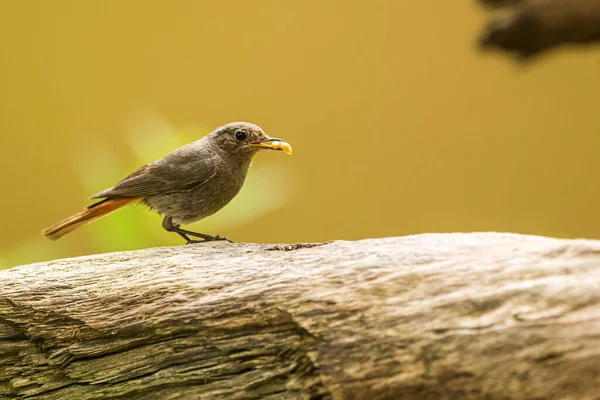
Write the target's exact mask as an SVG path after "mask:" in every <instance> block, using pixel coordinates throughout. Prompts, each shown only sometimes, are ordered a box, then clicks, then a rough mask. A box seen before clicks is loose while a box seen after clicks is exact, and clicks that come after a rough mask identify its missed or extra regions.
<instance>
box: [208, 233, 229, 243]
mask: <svg viewBox="0 0 600 400" xmlns="http://www.w3.org/2000/svg"><path fill="white" fill-rule="evenodd" d="M217 240H226V241H228V242H229V243H233V240H231V239H229V238H228V237H227V236H224V237H221V236H219V235H217V236H215V237H214V238H213V241H217Z"/></svg>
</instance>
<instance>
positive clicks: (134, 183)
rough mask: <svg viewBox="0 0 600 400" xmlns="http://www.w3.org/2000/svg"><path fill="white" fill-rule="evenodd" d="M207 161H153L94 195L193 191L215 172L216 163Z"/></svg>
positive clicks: (152, 194) (94, 196) (108, 195)
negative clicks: (174, 164)
mask: <svg viewBox="0 0 600 400" xmlns="http://www.w3.org/2000/svg"><path fill="white" fill-rule="evenodd" d="M161 161H162V160H161ZM207 161H208V162H202V163H199V162H196V163H194V164H193V165H191V164H189V163H178V164H177V165H176V166H173V165H172V164H169V163H165V162H153V163H150V164H147V165H144V166H143V167H141V168H139V169H138V170H137V171H135V172H134V173H132V174H131V175H129V176H128V177H126V178H125V179H123V180H122V181H120V182H119V183H117V184H116V185H115V186H114V187H112V188H109V189H106V190H103V191H101V192H99V193H96V194H95V195H93V196H92V197H90V198H91V199H96V198H101V197H109V198H125V197H147V196H156V195H161V194H168V193H174V192H184V191H190V190H192V189H195V188H197V187H198V186H200V185H202V184H204V183H206V182H208V181H209V180H210V179H211V178H212V177H214V176H215V174H216V170H215V167H214V165H213V163H211V162H210V160H207ZM199 167H200V168H199Z"/></svg>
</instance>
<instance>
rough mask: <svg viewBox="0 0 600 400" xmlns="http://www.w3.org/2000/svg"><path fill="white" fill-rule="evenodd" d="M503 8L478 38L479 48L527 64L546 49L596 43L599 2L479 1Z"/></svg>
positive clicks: (599, 35)
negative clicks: (512, 57) (488, 49)
mask: <svg viewBox="0 0 600 400" xmlns="http://www.w3.org/2000/svg"><path fill="white" fill-rule="evenodd" d="M479 1H480V2H481V3H483V4H485V5H488V6H492V7H501V8H503V9H502V10H501V11H500V12H498V13H496V14H495V16H494V17H493V18H492V20H491V21H490V22H489V24H488V25H487V27H486V28H485V31H484V33H483V35H482V37H481V40H480V44H481V46H482V48H485V49H487V48H492V49H498V50H501V51H503V52H506V53H507V54H512V55H515V56H516V58H517V59H520V60H530V59H532V58H534V57H535V56H538V55H540V54H542V53H544V52H547V51H548V50H550V49H553V48H556V47H559V46H564V45H571V46H572V45H582V44H591V43H594V44H596V43H598V42H599V41H600V0H479Z"/></svg>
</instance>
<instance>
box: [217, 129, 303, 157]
mask: <svg viewBox="0 0 600 400" xmlns="http://www.w3.org/2000/svg"><path fill="white" fill-rule="evenodd" d="M211 135H212V139H213V140H214V141H215V143H216V145H217V146H218V147H219V148H220V149H222V150H225V151H226V152H227V153H228V154H254V153H256V152H258V151H259V150H261V149H268V150H283V151H284V152H285V153H286V154H289V155H291V154H292V147H291V146H290V145H289V144H288V143H286V142H285V141H283V140H281V139H277V138H272V137H269V135H267V134H266V133H265V132H264V131H263V130H262V128H261V127H260V126H258V125H254V124H251V123H249V122H232V123H229V124H227V125H223V126H221V127H220V128H217V129H216V130H215V131H214V132H213V133H212V134H211Z"/></svg>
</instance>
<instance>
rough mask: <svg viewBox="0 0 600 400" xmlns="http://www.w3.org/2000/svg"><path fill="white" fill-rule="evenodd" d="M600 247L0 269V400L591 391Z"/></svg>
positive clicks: (579, 395)
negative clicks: (19, 399)
mask: <svg viewBox="0 0 600 400" xmlns="http://www.w3.org/2000/svg"><path fill="white" fill-rule="evenodd" d="M599 285H600V242H598V241H584V240H556V239H548V238H542V237H533V236H521V235H510V234H496V233H485V234H481V233H472V234H439V235H418V236H409V237H401V238H383V239H373V240H363V241H358V242H332V243H328V244H323V245H316V246H315V245H306V244H305V245H283V246H282V245H277V246H276V245H259V244H225V243H210V244H200V245H193V246H188V245H184V246H177V247H166V248H156V249H147V250H141V251H134V252H122V253H112V254H103V255H96V256H91V257H81V258H75V259H65V260H56V261H52V262H49V263H40V264H37V265H29V266H23V267H17V268H13V269H11V270H8V271H0V355H1V356H0V398H3V399H11V398H24V397H26V398H28V399H45V400H55V399H56V400H58V399H61V400H69V399H74V400H85V399H98V398H110V399H116V398H120V399H145V400H152V399H157V400H158V399H174V398H181V399H183V398H185V399H207V400H218V399H233V400H235V399H259V398H264V399H271V400H277V399H372V400H377V399H390V400H402V399H407V400H408V399H412V400H418V399H440V398H444V399H457V400H458V399H461V400H462V399H546V400H550V399H565V398H572V399H592V398H594V399H595V398H597V397H598V376H600V352H599V351H598V349H600V320H599V319H598V317H599V316H600V291H599V290H598V287H599Z"/></svg>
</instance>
